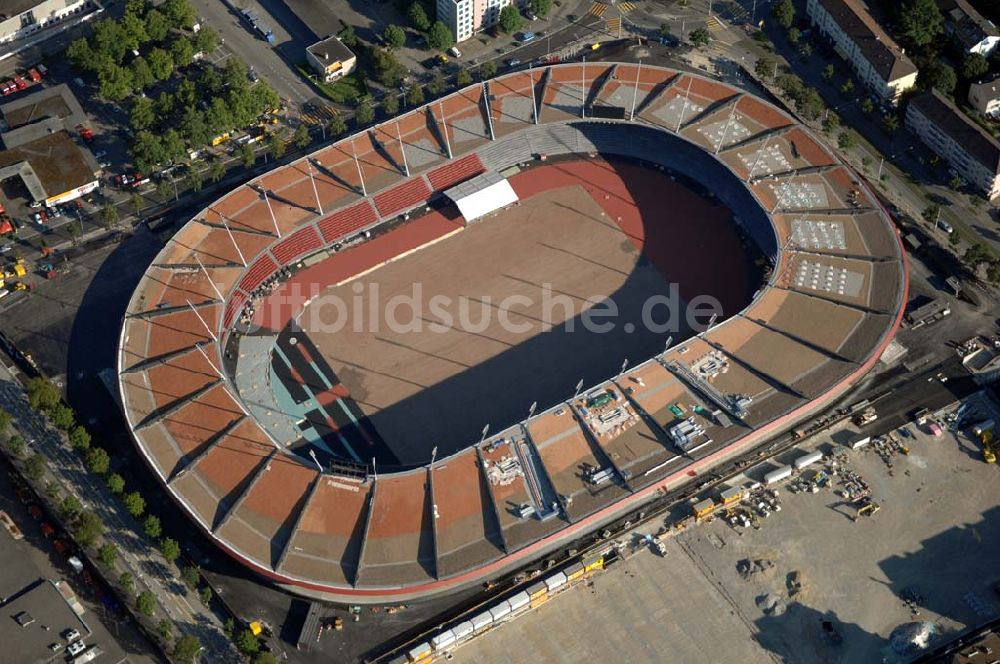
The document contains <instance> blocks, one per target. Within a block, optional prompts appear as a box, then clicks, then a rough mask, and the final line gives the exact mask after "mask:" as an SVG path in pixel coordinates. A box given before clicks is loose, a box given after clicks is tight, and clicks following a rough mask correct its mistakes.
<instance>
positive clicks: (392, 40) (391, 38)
mask: <svg viewBox="0 0 1000 664" xmlns="http://www.w3.org/2000/svg"><path fill="white" fill-rule="evenodd" d="M382 39H383V40H385V43H386V44H387V45H388V46H389V48H403V44H405V43H406V33H405V32H403V29H402V28H401V27H399V26H398V25H393V24H391V23H390V24H389V25H387V26H385V30H383V31H382Z"/></svg>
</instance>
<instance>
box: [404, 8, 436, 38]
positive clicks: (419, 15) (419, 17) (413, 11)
mask: <svg viewBox="0 0 1000 664" xmlns="http://www.w3.org/2000/svg"><path fill="white" fill-rule="evenodd" d="M406 18H407V19H409V21H410V25H412V26H413V27H414V28H416V29H417V30H419V31H420V32H427V31H428V30H430V28H431V20H430V19H429V18H427V12H426V11H425V10H424V5H423V3H422V2H420V0H413V2H411V3H410V7H409V9H407V10H406Z"/></svg>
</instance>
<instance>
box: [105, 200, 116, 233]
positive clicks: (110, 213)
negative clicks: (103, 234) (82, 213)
mask: <svg viewBox="0 0 1000 664" xmlns="http://www.w3.org/2000/svg"><path fill="white" fill-rule="evenodd" d="M101 221H102V222H104V227H105V228H111V227H112V226H114V225H115V224H117V223H118V208H117V207H115V204H114V203H105V204H104V206H103V207H101Z"/></svg>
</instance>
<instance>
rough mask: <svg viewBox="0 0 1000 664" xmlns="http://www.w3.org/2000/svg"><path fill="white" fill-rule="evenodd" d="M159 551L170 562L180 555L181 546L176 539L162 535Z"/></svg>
mask: <svg viewBox="0 0 1000 664" xmlns="http://www.w3.org/2000/svg"><path fill="white" fill-rule="evenodd" d="M160 553H162V554H163V557H164V558H166V560H167V562H168V563H172V562H174V561H175V560H177V559H178V558H180V557H181V547H180V545H179V544H178V543H177V540H174V539H171V538H169V537H164V538H163V539H162V540H160Z"/></svg>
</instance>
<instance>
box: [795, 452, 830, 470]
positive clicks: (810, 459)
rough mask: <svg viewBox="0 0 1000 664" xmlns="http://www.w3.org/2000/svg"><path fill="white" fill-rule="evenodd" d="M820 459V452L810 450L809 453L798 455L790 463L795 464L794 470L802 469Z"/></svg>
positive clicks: (821, 457)
mask: <svg viewBox="0 0 1000 664" xmlns="http://www.w3.org/2000/svg"><path fill="white" fill-rule="evenodd" d="M822 459H823V453H822V452H812V453H810V454H804V455H802V456H800V457H799V458H798V459H796V460H795V461H793V462H792V464H793V465H794V466H795V470H802V469H803V468H805V467H806V466H811V465H812V464H814V463H816V462H817V461H821V460H822Z"/></svg>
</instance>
